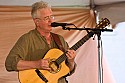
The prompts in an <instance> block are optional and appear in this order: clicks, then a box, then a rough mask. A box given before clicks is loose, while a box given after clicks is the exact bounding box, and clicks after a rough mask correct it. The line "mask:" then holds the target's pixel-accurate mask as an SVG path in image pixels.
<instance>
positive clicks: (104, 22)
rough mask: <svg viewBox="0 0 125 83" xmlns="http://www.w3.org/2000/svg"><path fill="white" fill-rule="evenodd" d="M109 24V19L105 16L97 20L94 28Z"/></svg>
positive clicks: (101, 27)
mask: <svg viewBox="0 0 125 83" xmlns="http://www.w3.org/2000/svg"><path fill="white" fill-rule="evenodd" d="M109 24H110V21H109V20H108V19H107V18H102V20H101V21H99V23H98V24H97V25H96V28H100V29H103V28H105V27H106V26H108V25H109Z"/></svg>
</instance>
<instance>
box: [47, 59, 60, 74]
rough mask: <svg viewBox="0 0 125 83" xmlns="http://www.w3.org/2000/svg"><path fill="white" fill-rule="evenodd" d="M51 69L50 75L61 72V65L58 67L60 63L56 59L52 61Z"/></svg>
mask: <svg viewBox="0 0 125 83" xmlns="http://www.w3.org/2000/svg"><path fill="white" fill-rule="evenodd" d="M49 67H50V68H51V70H50V73H53V74H55V73H57V72H59V71H60V69H61V65H58V63H57V62H56V61H55V60H54V59H52V60H51V61H50V63H49Z"/></svg>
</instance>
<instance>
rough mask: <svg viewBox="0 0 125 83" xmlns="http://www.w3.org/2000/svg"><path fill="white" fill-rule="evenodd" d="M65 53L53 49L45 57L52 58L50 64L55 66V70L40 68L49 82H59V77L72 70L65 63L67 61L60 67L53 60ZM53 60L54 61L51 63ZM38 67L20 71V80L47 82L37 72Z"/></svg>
mask: <svg viewBox="0 0 125 83" xmlns="http://www.w3.org/2000/svg"><path fill="white" fill-rule="evenodd" d="M62 54H63V52H62V51H61V50H59V49H51V50H49V51H48V52H47V54H46V55H45V57H44V59H46V58H50V59H51V61H50V64H51V65H50V66H51V67H53V70H54V72H53V71H47V70H39V71H40V72H41V73H42V74H43V75H44V77H45V78H46V79H47V80H48V82H47V83H58V79H59V78H60V77H62V76H64V75H66V74H68V72H69V71H70V70H69V68H68V67H67V65H66V64H65V61H63V62H62V63H61V64H60V65H59V68H58V69H57V67H56V66H55V64H53V61H54V60H56V59H57V58H58V57H60V56H61V55H62ZM51 62H52V63H51ZM35 70H36V69H30V70H24V71H19V80H20V82H21V83H45V82H44V81H43V80H42V79H41V78H40V77H39V76H38V75H37V73H36V72H35Z"/></svg>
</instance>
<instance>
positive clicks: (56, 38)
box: [52, 33, 65, 52]
mask: <svg viewBox="0 0 125 83" xmlns="http://www.w3.org/2000/svg"><path fill="white" fill-rule="evenodd" d="M52 37H53V39H54V41H55V42H56V44H57V46H58V48H59V49H60V50H61V51H63V52H65V49H64V48H63V45H62V43H61V40H60V38H59V36H58V35H57V34H54V33H52Z"/></svg>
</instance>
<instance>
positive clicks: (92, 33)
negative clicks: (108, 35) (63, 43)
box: [56, 31, 94, 64]
mask: <svg viewBox="0 0 125 83" xmlns="http://www.w3.org/2000/svg"><path fill="white" fill-rule="evenodd" d="M93 35H94V32H92V31H91V32H89V33H88V34H87V35H85V36H84V37H83V38H82V39H81V40H79V41H78V42H77V43H76V44H75V45H73V46H72V47H71V48H70V49H72V50H75V51H76V50H77V49H78V48H79V47H81V46H82V45H83V44H84V43H85V42H86V41H87V40H88V39H89V38H90V37H92V36H93ZM65 54H66V53H64V54H62V55H61V56H60V57H59V58H58V59H57V60H56V62H57V63H58V64H61V63H62V62H63V61H64V60H66V58H67V56H66V55H65Z"/></svg>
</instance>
